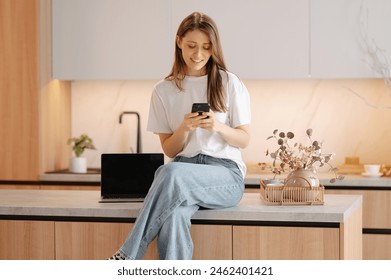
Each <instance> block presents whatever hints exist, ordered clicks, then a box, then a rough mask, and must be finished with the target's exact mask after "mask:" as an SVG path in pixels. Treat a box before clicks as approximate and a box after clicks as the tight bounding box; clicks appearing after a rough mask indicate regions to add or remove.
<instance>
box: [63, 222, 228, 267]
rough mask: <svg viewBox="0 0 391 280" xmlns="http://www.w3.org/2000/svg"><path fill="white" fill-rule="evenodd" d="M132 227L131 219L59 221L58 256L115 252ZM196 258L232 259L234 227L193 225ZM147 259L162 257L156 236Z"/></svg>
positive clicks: (94, 256)
mask: <svg viewBox="0 0 391 280" xmlns="http://www.w3.org/2000/svg"><path fill="white" fill-rule="evenodd" d="M131 229H132V225H131V224H128V223H95V222H56V259H64V260H71V259H73V260H75V259H76V260H99V259H105V258H108V257H110V256H111V255H113V254H114V253H115V252H116V251H117V250H118V249H119V247H120V246H121V245H122V243H123V242H124V241H125V239H126V236H127V235H128V233H129V231H130V230H131ZM191 234H192V237H193V242H194V255H193V259H206V260H207V259H215V260H218V259H232V230H231V226H224V225H221V226H220V225H193V226H192V228H191ZM144 259H159V258H158V253H157V248H156V240H155V241H153V242H152V243H151V244H150V245H149V247H148V250H147V253H146V255H145V257H144Z"/></svg>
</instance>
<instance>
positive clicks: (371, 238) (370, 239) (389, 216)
mask: <svg viewBox="0 0 391 280" xmlns="http://www.w3.org/2000/svg"><path fill="white" fill-rule="evenodd" d="M326 193H327V194H351V195H352V194H355V195H357V194H358V195H362V196H363V206H362V212H363V215H362V227H363V228H369V229H370V228H375V229H391V191H383V190H326ZM348 251H349V250H348ZM362 258H363V259H364V260H373V259H375V260H376V259H378V260H390V259H391V234H363V236H362Z"/></svg>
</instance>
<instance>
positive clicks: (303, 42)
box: [171, 0, 309, 79]
mask: <svg viewBox="0 0 391 280" xmlns="http://www.w3.org/2000/svg"><path fill="white" fill-rule="evenodd" d="M194 11H199V12H203V13H206V14H208V15H209V16H211V17H212V18H213V19H214V21H215V22H216V24H217V26H218V29H219V32H220V37H221V43H222V48H223V53H224V57H225V60H226V63H227V67H228V69H229V70H230V71H232V72H234V73H235V74H237V75H238V76H239V77H240V78H242V79H269V78H270V79H273V78H306V77H308V73H309V16H308V15H309V0H295V1H290V0H245V1H238V0H213V1H210V0H188V1H183V0H173V1H172V27H173V28H174V29H175V30H173V33H172V34H171V41H173V40H174V38H175V32H176V28H177V27H178V26H179V24H180V22H181V20H182V19H183V18H184V17H185V16H187V15H188V14H190V13H191V12H194Z"/></svg>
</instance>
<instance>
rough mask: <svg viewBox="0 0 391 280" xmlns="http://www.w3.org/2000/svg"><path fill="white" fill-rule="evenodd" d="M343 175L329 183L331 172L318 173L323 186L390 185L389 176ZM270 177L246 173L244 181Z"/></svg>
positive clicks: (257, 183)
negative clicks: (341, 177)
mask: <svg viewBox="0 0 391 280" xmlns="http://www.w3.org/2000/svg"><path fill="white" fill-rule="evenodd" d="M343 176H345V178H344V179H343V180H339V181H337V182H335V183H330V179H331V178H333V174H332V173H318V178H319V181H320V183H321V184H322V185H324V186H355V187H391V177H365V176H362V175H350V174H347V175H343ZM271 178H273V174H272V173H247V175H246V178H245V183H246V184H247V185H259V183H260V180H261V179H263V180H264V179H271ZM277 178H284V177H277Z"/></svg>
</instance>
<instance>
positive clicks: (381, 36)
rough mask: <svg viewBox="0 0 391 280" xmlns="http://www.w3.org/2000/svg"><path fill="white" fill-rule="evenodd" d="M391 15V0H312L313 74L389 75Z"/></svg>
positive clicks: (343, 76)
mask: <svg viewBox="0 0 391 280" xmlns="http://www.w3.org/2000/svg"><path fill="white" fill-rule="evenodd" d="M390 15H391V1H389V0H360V1H358V0H311V69H310V73H311V77H313V78H373V77H383V76H384V75H387V71H389V66H390V64H389V62H388V61H389V59H391V36H390V34H391V33H390V31H389V29H390V26H391V16H390ZM382 71H383V72H385V73H384V74H381V72H382ZM389 75H390V73H389V72H388V77H389Z"/></svg>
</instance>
